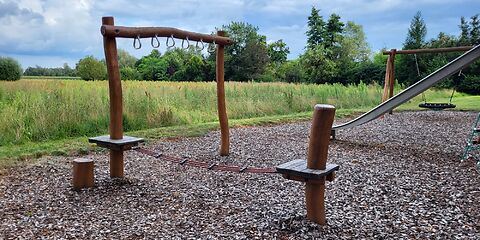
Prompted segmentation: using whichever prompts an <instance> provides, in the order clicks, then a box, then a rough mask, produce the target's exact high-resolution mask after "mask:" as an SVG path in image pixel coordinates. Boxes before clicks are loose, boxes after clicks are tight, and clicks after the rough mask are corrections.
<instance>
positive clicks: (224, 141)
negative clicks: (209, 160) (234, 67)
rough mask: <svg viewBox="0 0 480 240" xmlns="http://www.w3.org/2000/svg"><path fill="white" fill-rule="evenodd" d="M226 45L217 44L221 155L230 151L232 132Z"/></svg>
mask: <svg viewBox="0 0 480 240" xmlns="http://www.w3.org/2000/svg"><path fill="white" fill-rule="evenodd" d="M217 35H218V36H222V37H223V36H225V32H224V31H218V32H217ZM224 55H225V46H224V45H220V44H217V66H216V67H217V106H218V120H219V122H220V132H221V139H220V156H228V154H229V153H230V133H229V129H228V117H227V107H226V103H225V70H224Z"/></svg>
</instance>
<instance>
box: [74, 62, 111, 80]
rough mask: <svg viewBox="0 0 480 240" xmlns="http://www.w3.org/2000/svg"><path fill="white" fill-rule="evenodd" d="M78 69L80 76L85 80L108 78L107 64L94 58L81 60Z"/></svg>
mask: <svg viewBox="0 0 480 240" xmlns="http://www.w3.org/2000/svg"><path fill="white" fill-rule="evenodd" d="M76 69H77V74H78V76H79V77H81V78H82V79H83V80H104V79H106V78H107V68H106V66H105V64H104V63H102V62H100V61H98V60H97V59H96V58H94V57H93V56H87V57H85V58H82V59H80V61H79V62H78V64H77V68H76Z"/></svg>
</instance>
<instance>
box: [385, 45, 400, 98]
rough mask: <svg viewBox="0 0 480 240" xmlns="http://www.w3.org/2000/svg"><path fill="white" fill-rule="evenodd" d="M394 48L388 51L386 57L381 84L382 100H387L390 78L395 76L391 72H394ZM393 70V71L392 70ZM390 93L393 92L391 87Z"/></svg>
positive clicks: (390, 83)
mask: <svg viewBox="0 0 480 240" xmlns="http://www.w3.org/2000/svg"><path fill="white" fill-rule="evenodd" d="M396 51H397V50H396V49H392V50H391V51H390V54H389V55H388V59H387V66H386V68H385V83H384V84H383V95H382V102H385V101H387V100H388V99H389V98H390V97H389V96H390V89H391V87H393V86H391V85H392V79H395V76H393V75H392V74H395V70H394V61H395V52H396ZM392 70H393V72H392ZM392 94H393V89H392Z"/></svg>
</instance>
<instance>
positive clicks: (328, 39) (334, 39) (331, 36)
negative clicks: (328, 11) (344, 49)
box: [324, 13, 345, 48]
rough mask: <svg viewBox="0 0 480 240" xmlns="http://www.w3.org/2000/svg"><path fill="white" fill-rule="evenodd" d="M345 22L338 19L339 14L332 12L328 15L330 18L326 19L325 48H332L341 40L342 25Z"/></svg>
mask: <svg viewBox="0 0 480 240" xmlns="http://www.w3.org/2000/svg"><path fill="white" fill-rule="evenodd" d="M344 26H345V24H343V23H342V22H341V21H340V16H339V15H337V14H335V13H333V14H332V15H330V18H329V19H328V22H327V25H326V31H325V34H324V35H325V39H324V42H325V47H326V48H332V47H334V46H335V45H336V44H337V43H338V42H339V41H341V37H342V35H341V34H342V32H343V27H344Z"/></svg>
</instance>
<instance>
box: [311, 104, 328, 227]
mask: <svg viewBox="0 0 480 240" xmlns="http://www.w3.org/2000/svg"><path fill="white" fill-rule="evenodd" d="M334 117H335V107H334V106H332V105H325V104H317V105H315V109H314V112H313V120H312V127H311V130H310V141H309V145H308V154H307V168H309V169H320V170H325V169H326V165H327V157H328V145H329V141H330V131H331V129H332V124H333V119H334ZM331 178H333V176H332V177H331ZM324 194H325V178H323V180H320V181H311V182H308V181H307V183H306V189H305V199H306V205H307V218H308V219H309V220H311V221H314V222H316V223H318V224H321V225H324V224H325V223H326V218H325V199H324Z"/></svg>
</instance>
